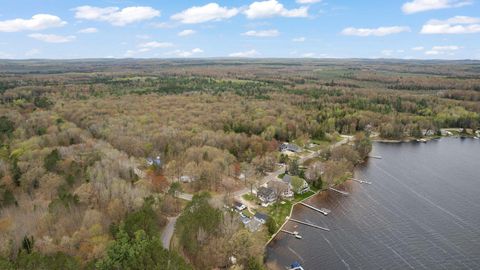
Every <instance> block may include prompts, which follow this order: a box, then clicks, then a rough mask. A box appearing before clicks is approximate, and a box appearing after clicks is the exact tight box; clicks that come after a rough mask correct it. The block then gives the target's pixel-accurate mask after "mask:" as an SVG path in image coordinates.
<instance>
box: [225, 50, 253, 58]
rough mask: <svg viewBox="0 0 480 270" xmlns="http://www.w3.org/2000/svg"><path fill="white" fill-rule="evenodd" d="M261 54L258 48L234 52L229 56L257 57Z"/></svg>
mask: <svg viewBox="0 0 480 270" xmlns="http://www.w3.org/2000/svg"><path fill="white" fill-rule="evenodd" d="M258 55H260V53H259V52H257V51H256V50H249V51H244V52H234V53H231V54H229V55H228V56H230V57H255V56H258Z"/></svg>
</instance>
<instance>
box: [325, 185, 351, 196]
mask: <svg viewBox="0 0 480 270" xmlns="http://www.w3.org/2000/svg"><path fill="white" fill-rule="evenodd" d="M328 189H330V190H332V191H335V192H338V193H340V194H342V195H345V196H348V195H350V193H348V192H346V191H343V190H338V189H336V188H333V187H329V188H328Z"/></svg>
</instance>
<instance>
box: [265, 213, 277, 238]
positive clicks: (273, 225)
mask: <svg viewBox="0 0 480 270" xmlns="http://www.w3.org/2000/svg"><path fill="white" fill-rule="evenodd" d="M265 225H267V229H268V233H270V234H274V233H276V232H277V227H278V225H277V222H276V221H275V219H273V218H271V217H269V218H268V219H267V223H266V224H265Z"/></svg>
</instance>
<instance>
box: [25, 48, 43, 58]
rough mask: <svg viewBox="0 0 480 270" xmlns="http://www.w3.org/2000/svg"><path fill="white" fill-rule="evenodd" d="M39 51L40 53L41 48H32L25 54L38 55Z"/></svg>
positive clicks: (28, 55) (29, 55)
mask: <svg viewBox="0 0 480 270" xmlns="http://www.w3.org/2000/svg"><path fill="white" fill-rule="evenodd" d="M39 53H40V50H39V49H31V50H28V51H26V52H25V56H26V57H31V56H35V55H38V54H39Z"/></svg>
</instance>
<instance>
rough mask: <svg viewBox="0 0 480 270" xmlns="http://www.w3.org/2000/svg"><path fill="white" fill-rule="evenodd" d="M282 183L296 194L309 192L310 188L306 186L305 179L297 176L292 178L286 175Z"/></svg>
mask: <svg viewBox="0 0 480 270" xmlns="http://www.w3.org/2000/svg"><path fill="white" fill-rule="evenodd" d="M282 181H283V182H284V183H286V184H288V185H289V186H290V189H291V190H293V192H294V193H296V194H303V193H305V192H308V190H310V187H309V186H308V183H307V181H305V179H302V178H300V177H298V176H293V175H289V174H286V175H285V176H284V177H283V179H282Z"/></svg>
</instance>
